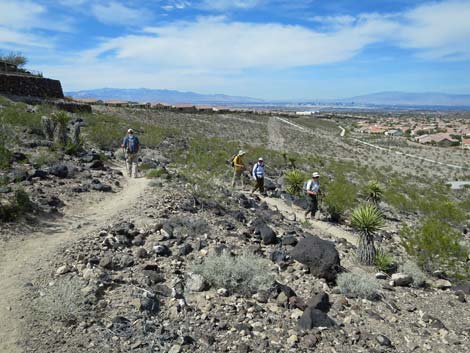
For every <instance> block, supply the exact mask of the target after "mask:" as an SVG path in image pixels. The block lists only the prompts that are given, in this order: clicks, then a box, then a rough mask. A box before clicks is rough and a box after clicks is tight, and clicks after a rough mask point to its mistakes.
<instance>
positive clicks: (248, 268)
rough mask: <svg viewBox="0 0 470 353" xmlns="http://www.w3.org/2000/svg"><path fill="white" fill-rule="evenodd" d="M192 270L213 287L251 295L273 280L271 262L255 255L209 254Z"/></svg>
mask: <svg viewBox="0 0 470 353" xmlns="http://www.w3.org/2000/svg"><path fill="white" fill-rule="evenodd" d="M192 272H194V273H197V274H200V275H201V276H202V277H204V279H205V280H206V281H207V282H208V283H209V284H210V285H211V286H212V287H215V288H226V289H228V290H229V291H231V292H235V293H240V294H243V295H247V296H248V295H251V294H253V293H255V292H257V291H258V290H260V289H268V288H269V287H271V285H272V284H273V282H274V275H273V273H272V272H271V263H270V262H269V261H268V260H266V259H263V258H261V257H259V256H256V255H251V254H242V255H240V256H234V257H232V256H230V255H229V254H226V253H224V254H222V255H220V256H217V255H215V254H212V255H209V256H208V257H206V258H205V259H204V261H203V262H202V263H201V264H199V265H194V266H193V270H192Z"/></svg>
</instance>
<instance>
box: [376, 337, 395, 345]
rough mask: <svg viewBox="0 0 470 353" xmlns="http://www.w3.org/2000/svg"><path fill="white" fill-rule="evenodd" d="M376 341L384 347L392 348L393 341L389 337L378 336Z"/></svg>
mask: <svg viewBox="0 0 470 353" xmlns="http://www.w3.org/2000/svg"><path fill="white" fill-rule="evenodd" d="M375 340H376V341H377V342H378V343H379V344H380V345H381V346H384V347H391V346H392V341H390V339H389V338H388V337H387V336H384V335H377V336H375Z"/></svg>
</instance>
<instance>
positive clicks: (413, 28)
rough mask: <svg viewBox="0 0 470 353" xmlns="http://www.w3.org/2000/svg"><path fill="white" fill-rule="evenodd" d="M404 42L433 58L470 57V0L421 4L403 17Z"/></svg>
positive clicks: (404, 45)
mask: <svg viewBox="0 0 470 353" xmlns="http://www.w3.org/2000/svg"><path fill="white" fill-rule="evenodd" d="M403 18H404V20H405V22H404V23H403V25H402V28H401V32H400V33H399V38H398V39H399V41H400V44H401V45H402V46H403V47H405V48H412V49H417V50H420V51H421V53H422V55H423V56H424V57H425V58H430V59H439V58H447V59H460V60H467V59H470V41H469V38H470V20H469V19H470V1H468V0H465V1H464V0H460V1H459V0H457V1H455V0H451V1H445V2H440V3H432V4H427V5H422V6H419V7H417V8H415V9H413V10H411V11H409V12H407V13H405V14H404V16H403Z"/></svg>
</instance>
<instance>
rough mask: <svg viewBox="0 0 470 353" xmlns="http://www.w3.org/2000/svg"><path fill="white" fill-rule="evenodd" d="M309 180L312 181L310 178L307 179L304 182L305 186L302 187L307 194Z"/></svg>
mask: <svg viewBox="0 0 470 353" xmlns="http://www.w3.org/2000/svg"><path fill="white" fill-rule="evenodd" d="M309 181H310V180H307V181H305V182H304V186H303V188H302V189H303V191H304V194H305V195H307V191H308V182H309Z"/></svg>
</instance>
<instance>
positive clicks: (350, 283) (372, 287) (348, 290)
mask: <svg viewBox="0 0 470 353" xmlns="http://www.w3.org/2000/svg"><path fill="white" fill-rule="evenodd" d="M336 283H337V284H338V287H339V289H340V290H341V292H342V293H343V294H344V295H346V296H352V297H358V298H366V299H370V300H373V299H377V297H378V291H379V288H380V284H379V283H378V282H377V281H376V280H375V279H372V278H370V277H369V276H368V275H367V274H362V273H353V272H350V273H340V274H339V275H338V278H337V280H336Z"/></svg>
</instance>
